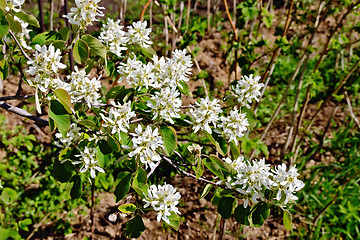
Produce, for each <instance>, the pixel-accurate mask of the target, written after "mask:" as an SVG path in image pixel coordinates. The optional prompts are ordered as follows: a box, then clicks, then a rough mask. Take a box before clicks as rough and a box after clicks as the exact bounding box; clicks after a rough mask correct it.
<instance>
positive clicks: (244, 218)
mask: <svg viewBox="0 0 360 240" xmlns="http://www.w3.org/2000/svg"><path fill="white" fill-rule="evenodd" d="M250 209H251V208H250V207H249V206H248V207H247V208H244V205H243V204H241V205H239V206H238V207H237V208H235V212H234V218H235V220H236V221H237V222H238V223H240V224H243V225H250V222H249V216H250Z"/></svg>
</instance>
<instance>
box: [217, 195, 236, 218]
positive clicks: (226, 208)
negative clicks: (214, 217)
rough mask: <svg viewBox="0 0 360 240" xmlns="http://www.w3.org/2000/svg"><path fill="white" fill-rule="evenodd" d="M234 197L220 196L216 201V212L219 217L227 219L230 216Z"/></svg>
mask: <svg viewBox="0 0 360 240" xmlns="http://www.w3.org/2000/svg"><path fill="white" fill-rule="evenodd" d="M234 201H235V199H234V198H232V197H222V198H220V200H219V203H218V212H219V213H220V215H221V217H222V218H224V219H228V218H230V217H231V212H232V209H233V204H234Z"/></svg>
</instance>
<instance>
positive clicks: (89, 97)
mask: <svg viewBox="0 0 360 240" xmlns="http://www.w3.org/2000/svg"><path fill="white" fill-rule="evenodd" d="M68 79H69V80H70V85H69V86H70V89H69V87H64V88H65V90H68V92H69V94H70V96H71V101H72V102H81V101H85V102H86V103H87V105H88V107H89V108H90V107H91V106H92V105H96V104H99V98H100V94H99V93H98V91H99V90H100V88H101V82H100V78H95V77H94V78H93V79H90V78H89V75H88V74H86V71H85V69H82V70H79V69H78V68H77V67H76V66H75V71H74V72H72V73H71V75H70V76H68Z"/></svg>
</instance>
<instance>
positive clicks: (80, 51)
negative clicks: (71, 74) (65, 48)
mask: <svg viewBox="0 0 360 240" xmlns="http://www.w3.org/2000/svg"><path fill="white" fill-rule="evenodd" d="M73 53H74V60H75V62H77V63H78V64H83V63H85V62H86V60H87V59H88V57H89V47H88V45H87V44H86V42H84V40H81V39H79V40H77V41H76V43H75V46H74V49H73Z"/></svg>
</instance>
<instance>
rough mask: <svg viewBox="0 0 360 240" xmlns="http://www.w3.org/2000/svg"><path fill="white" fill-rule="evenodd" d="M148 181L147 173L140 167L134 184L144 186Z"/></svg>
mask: <svg viewBox="0 0 360 240" xmlns="http://www.w3.org/2000/svg"><path fill="white" fill-rule="evenodd" d="M146 182H147V173H146V171H145V170H144V169H143V168H141V167H139V168H138V170H137V172H136V175H135V178H134V181H133V186H134V187H139V188H142V187H143V186H144V185H145V184H146Z"/></svg>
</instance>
